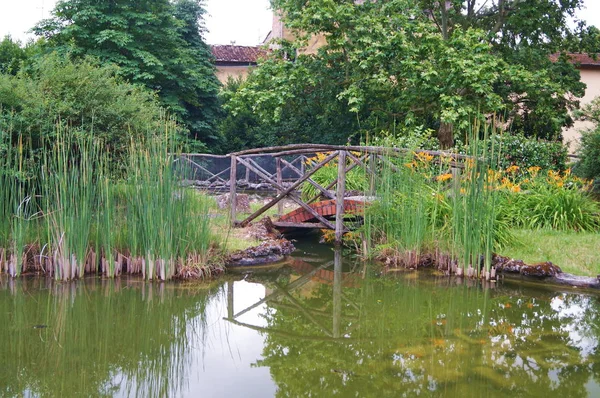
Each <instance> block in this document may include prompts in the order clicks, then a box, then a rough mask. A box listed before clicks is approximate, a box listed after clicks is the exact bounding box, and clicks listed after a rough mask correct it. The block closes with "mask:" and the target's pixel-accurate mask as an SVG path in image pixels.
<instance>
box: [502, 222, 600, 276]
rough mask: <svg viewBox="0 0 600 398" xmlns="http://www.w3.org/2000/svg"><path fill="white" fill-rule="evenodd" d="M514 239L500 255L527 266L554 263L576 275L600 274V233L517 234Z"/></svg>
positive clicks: (530, 232)
mask: <svg viewBox="0 0 600 398" xmlns="http://www.w3.org/2000/svg"><path fill="white" fill-rule="evenodd" d="M513 233H514V240H513V241H512V242H511V244H509V245H507V246H506V247H504V248H503V249H502V250H501V251H500V254H502V255H503V256H508V257H512V258H515V259H519V260H523V261H525V262H526V263H530V264H533V263H537V262H543V261H550V262H552V263H553V264H556V265H558V266H559V267H561V269H562V270H563V271H565V272H569V273H572V274H576V275H587V276H596V275H599V274H600V250H599V248H600V234H598V233H597V232H573V231H552V230H524V229H519V230H515V231H514V232H513Z"/></svg>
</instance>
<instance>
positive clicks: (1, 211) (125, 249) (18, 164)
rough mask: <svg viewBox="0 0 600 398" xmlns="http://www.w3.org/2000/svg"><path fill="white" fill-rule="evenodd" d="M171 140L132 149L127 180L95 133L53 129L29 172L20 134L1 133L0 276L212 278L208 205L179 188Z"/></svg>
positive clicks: (151, 141)
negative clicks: (115, 173) (116, 173)
mask: <svg viewBox="0 0 600 398" xmlns="http://www.w3.org/2000/svg"><path fill="white" fill-rule="evenodd" d="M14 136H16V137H17V141H16V142H13V138H11V137H14ZM170 137H171V134H170V132H169V130H168V129H167V130H166V132H165V134H164V135H162V136H158V137H157V136H152V137H148V139H147V140H138V141H136V142H132V143H131V145H130V147H129V149H128V152H127V165H126V166H127V176H126V177H124V178H121V179H115V178H111V175H110V174H111V173H110V169H111V167H110V165H109V162H110V160H109V159H110V158H111V157H110V154H109V153H108V150H107V149H106V148H107V147H106V146H104V145H103V144H102V142H101V141H99V140H97V139H95V138H93V136H92V135H89V134H85V135H84V134H80V133H75V132H71V131H64V130H60V129H59V130H57V131H56V133H55V137H54V138H53V142H52V144H51V145H47V146H46V150H45V151H44V152H43V154H42V156H41V159H42V161H41V162H39V164H38V165H37V166H36V167H34V168H32V169H30V170H29V171H28V173H25V172H24V170H23V164H24V162H25V161H26V159H27V157H26V151H27V150H26V147H27V146H26V144H24V142H25V138H24V136H23V135H21V134H6V136H3V137H2V142H1V146H0V148H1V150H2V151H3V152H5V154H4V155H5V156H3V157H2V160H0V269H2V270H3V271H5V272H8V273H9V274H10V275H12V276H18V275H19V274H20V273H22V272H23V271H25V270H26V269H34V270H36V271H41V272H45V273H47V274H49V275H53V276H54V278H55V279H58V280H71V279H76V278H81V277H83V276H84V275H85V274H86V273H96V272H97V273H101V274H102V275H104V276H107V277H115V276H118V275H120V274H121V273H124V272H126V273H141V274H142V275H143V276H144V277H145V278H146V279H148V280H153V279H160V280H166V279H170V278H173V277H183V276H186V277H192V276H195V277H205V276H209V275H211V274H212V272H214V271H217V270H218V267H217V268H215V267H213V266H212V265H211V264H209V262H211V261H212V263H215V261H214V258H211V256H209V252H211V251H213V250H214V248H215V246H216V240H215V237H214V236H213V235H212V234H211V232H210V222H209V221H210V218H209V217H208V211H209V210H208V207H209V204H208V200H207V199H206V198H204V197H203V196H202V195H200V194H198V193H197V192H195V191H192V190H188V189H186V188H183V187H182V186H181V185H180V184H179V181H180V180H181V178H183V177H184V176H183V175H182V173H184V172H185V170H183V169H181V168H176V167H175V166H174V163H173V160H174V156H172V155H171V153H172V152H173V151H172V148H173V145H172V142H171V139H170ZM209 260H211V261H209Z"/></svg>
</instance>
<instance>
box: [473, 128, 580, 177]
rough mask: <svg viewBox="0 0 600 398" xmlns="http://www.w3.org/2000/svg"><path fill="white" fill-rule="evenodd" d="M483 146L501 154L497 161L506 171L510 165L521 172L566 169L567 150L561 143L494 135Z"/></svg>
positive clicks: (519, 136)
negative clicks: (538, 169) (532, 168)
mask: <svg viewBox="0 0 600 398" xmlns="http://www.w3.org/2000/svg"><path fill="white" fill-rule="evenodd" d="M484 145H487V147H488V149H489V150H491V148H492V145H493V146H494V148H495V149H494V150H495V151H500V152H501V156H500V158H499V159H498V162H499V164H498V167H499V168H500V169H507V168H508V167H510V166H512V165H517V166H519V167H520V168H521V170H525V169H528V168H530V167H536V166H537V167H540V168H541V169H542V170H555V171H564V170H565V169H566V168H567V154H568V148H567V147H566V146H565V145H563V144H562V143H561V142H556V141H544V140H538V139H534V138H527V137H525V136H523V135H522V134H517V135H510V134H496V135H493V136H492V137H491V139H490V140H487V141H486V143H485V144H484Z"/></svg>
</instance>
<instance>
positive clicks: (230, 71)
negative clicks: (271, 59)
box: [216, 65, 251, 84]
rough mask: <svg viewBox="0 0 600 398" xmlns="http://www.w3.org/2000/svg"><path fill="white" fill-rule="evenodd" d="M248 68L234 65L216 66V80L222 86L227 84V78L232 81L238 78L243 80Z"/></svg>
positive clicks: (248, 70)
mask: <svg viewBox="0 0 600 398" xmlns="http://www.w3.org/2000/svg"><path fill="white" fill-rule="evenodd" d="M250 68H251V67H250V66H241V65H239V66H238V65H235V66H229V65H227V66H225V65H217V72H216V75H217V79H219V81H220V82H221V83H222V84H225V83H227V80H229V77H233V78H234V79H237V78H239V77H241V78H243V79H245V78H246V76H248V73H249V72H250Z"/></svg>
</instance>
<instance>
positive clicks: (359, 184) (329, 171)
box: [302, 154, 369, 200]
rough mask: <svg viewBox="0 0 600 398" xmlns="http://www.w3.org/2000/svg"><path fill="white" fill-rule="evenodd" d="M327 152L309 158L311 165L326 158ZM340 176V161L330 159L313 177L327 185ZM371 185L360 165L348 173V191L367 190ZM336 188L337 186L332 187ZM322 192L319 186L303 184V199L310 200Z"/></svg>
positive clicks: (314, 179) (318, 182)
mask: <svg viewBox="0 0 600 398" xmlns="http://www.w3.org/2000/svg"><path fill="white" fill-rule="evenodd" d="M325 157H326V156H325V154H318V155H317V156H316V157H315V158H313V159H310V160H309V165H308V166H307V167H309V168H310V165H314V164H317V163H319V162H321V161H323V160H324V159H325ZM337 177H338V163H337V161H330V162H329V163H327V164H326V165H325V166H323V167H321V168H320V169H319V170H318V171H317V172H316V173H314V174H313V175H312V177H311V179H312V180H313V181H314V182H316V183H317V184H319V185H321V186H322V187H327V186H329V184H331V183H332V182H334V181H335V180H337ZM368 186H369V181H368V180H367V176H366V175H365V172H364V170H361V169H360V168H359V167H355V168H353V169H352V170H350V171H348V172H347V173H346V191H360V192H365V191H366V190H367V188H368ZM332 189H335V188H332ZM320 194H321V191H319V190H318V189H317V188H315V187H314V186H313V185H311V184H304V185H302V199H304V200H310V199H313V198H314V197H317V196H319V195H320Z"/></svg>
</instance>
